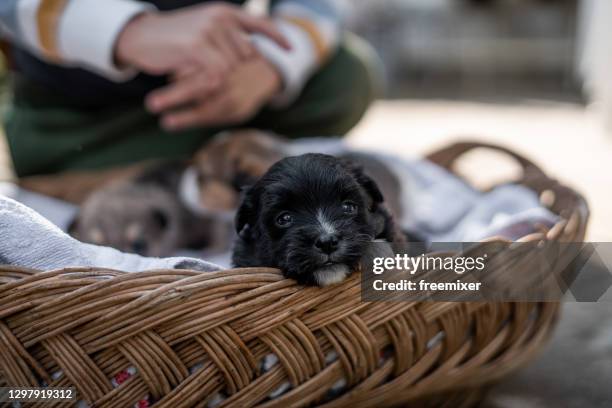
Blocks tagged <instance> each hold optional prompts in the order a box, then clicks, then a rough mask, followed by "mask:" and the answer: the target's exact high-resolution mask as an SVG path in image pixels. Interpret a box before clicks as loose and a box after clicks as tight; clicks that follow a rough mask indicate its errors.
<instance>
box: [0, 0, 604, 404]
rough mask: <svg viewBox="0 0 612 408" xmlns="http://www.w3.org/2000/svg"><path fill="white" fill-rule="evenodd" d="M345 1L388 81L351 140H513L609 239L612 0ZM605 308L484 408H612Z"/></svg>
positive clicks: (568, 314)
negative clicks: (565, 187)
mask: <svg viewBox="0 0 612 408" xmlns="http://www.w3.org/2000/svg"><path fill="white" fill-rule="evenodd" d="M0 1H2V0H0ZM346 3H347V6H348V8H349V9H350V10H351V11H350V15H349V16H348V20H347V24H348V27H349V28H350V29H351V30H352V31H354V32H355V33H357V34H358V35H360V36H361V37H363V38H365V39H366V40H367V41H368V42H369V43H370V44H371V45H372V46H373V48H374V49H375V51H376V53H377V54H378V58H379V61H380V63H379V73H380V77H381V95H380V99H379V100H378V101H377V102H376V103H375V104H374V105H373V106H372V107H371V109H370V111H369V112H368V114H367V115H366V117H365V118H364V119H363V121H362V122H361V123H360V124H359V125H358V126H357V127H356V128H355V129H354V130H353V131H352V132H351V133H350V135H349V136H348V139H349V142H350V143H351V144H353V145H356V146H360V147H367V148H372V149H378V150H388V151H393V152H395V153H398V152H399V153H401V154H403V155H406V156H420V155H423V154H425V153H427V152H429V151H432V150H434V149H436V148H438V147H441V146H443V145H445V144H448V143H451V142H453V141H456V140H458V139H465V138H469V139H475V140H480V141H487V142H493V143H500V144H503V145H506V146H508V147H511V148H513V149H515V150H517V151H518V152H520V153H522V154H524V155H526V156H528V157H530V158H532V159H533V160H534V161H535V162H536V163H538V164H539V165H541V166H542V167H543V168H544V170H545V171H547V172H549V173H550V174H552V175H554V176H555V177H556V178H558V179H560V180H562V181H563V182H565V183H567V184H569V185H571V186H573V187H575V188H576V189H577V190H579V191H581V192H582V193H583V194H584V195H585V197H586V199H587V201H588V202H589V205H590V207H591V210H592V218H591V223H590V229H589V232H588V237H587V238H588V239H589V240H591V241H612V188H611V186H612V69H611V67H612V1H610V0H350V1H349V0H347V1H346ZM2 67H3V62H1V60H0V70H2V72H4V68H2ZM0 77H1V78H0V89H1V91H0V98H1V99H0V101H5V100H6V97H7V94H6V92H5V78H4V75H3V74H2V75H0ZM0 103H1V102H0ZM3 146H4V141H3V140H2V137H1V135H0V180H2V179H6V178H8V177H10V170H9V169H10V166H9V164H8V155H7V154H6V152H5V148H4V147H3ZM462 164H463V167H462V169H463V171H464V172H466V173H469V174H470V175H471V176H472V178H473V179H474V182H475V183H477V184H482V185H485V184H487V183H490V182H492V181H493V180H492V179H495V178H497V177H502V176H504V175H505V174H506V172H508V171H513V170H514V169H513V168H512V166H511V165H510V164H509V163H508V162H506V161H503V160H498V159H495V160H492V159H491V157H490V156H486V157H485V156H484V155H479V154H478V153H474V154H473V155H472V154H470V155H469V157H467V158H466V160H464V161H463V163H462ZM610 309H611V308H610V305H609V304H605V303H599V304H567V305H566V307H565V313H564V315H563V316H564V317H563V319H562V321H561V323H560V327H559V330H558V331H557V333H556V335H555V338H554V339H553V341H552V342H551V344H550V345H549V347H548V349H547V351H546V353H545V354H544V355H543V356H541V357H540V358H539V359H538V360H537V361H536V362H535V363H534V364H532V365H531V366H530V367H528V368H526V369H525V370H523V371H521V372H520V373H519V374H518V375H516V376H515V377H513V378H511V379H510V381H507V382H506V383H504V384H502V385H501V386H498V387H496V388H495V389H494V390H493V392H492V393H491V396H490V397H489V399H488V400H487V402H486V403H485V404H484V406H486V407H499V408H502V407H517V408H518V407H533V408H536V407H611V406H612V391H611V390H610V384H609V382H610V379H611V378H612V311H611V310H610Z"/></svg>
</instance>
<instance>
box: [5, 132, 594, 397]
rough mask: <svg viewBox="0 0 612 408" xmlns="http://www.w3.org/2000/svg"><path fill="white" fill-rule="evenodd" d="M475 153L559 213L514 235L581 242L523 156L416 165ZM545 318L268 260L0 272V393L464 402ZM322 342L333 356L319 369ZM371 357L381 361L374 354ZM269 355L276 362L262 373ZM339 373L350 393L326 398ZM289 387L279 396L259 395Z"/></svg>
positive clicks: (550, 314)
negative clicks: (300, 273)
mask: <svg viewBox="0 0 612 408" xmlns="http://www.w3.org/2000/svg"><path fill="white" fill-rule="evenodd" d="M479 147H487V148H491V149H495V150H498V151H502V152H505V153H507V154H509V155H510V156H512V157H514V158H515V159H516V160H517V161H518V162H519V163H520V165H521V166H522V167H523V170H524V176H523V178H522V180H521V181H520V183H522V184H524V185H526V186H528V187H530V188H532V189H534V190H535V191H536V192H538V193H539V194H544V195H546V196H547V197H548V200H549V201H550V204H551V205H550V208H551V209H552V210H553V211H554V212H555V213H557V214H559V215H560V216H561V217H562V219H563V220H562V221H560V222H559V224H558V225H556V226H555V227H554V228H552V229H551V230H550V231H548V233H546V234H535V235H533V236H530V237H528V239H530V240H536V239H541V240H560V241H582V240H583V239H584V234H585V228H586V223H587V219H588V209H587V205H586V203H585V201H584V200H583V199H582V197H580V196H579V195H578V194H577V193H575V192H574V191H572V190H570V189H569V188H567V187H564V186H562V185H560V184H559V183H557V182H556V181H555V180H552V179H550V178H549V177H547V176H546V175H545V174H544V173H543V172H542V171H541V170H540V169H539V168H538V167H537V166H535V165H534V164H533V163H531V162H530V161H529V160H527V159H525V158H523V157H520V156H518V155H517V154H515V153H513V152H511V151H508V150H506V149H503V148H500V147H496V146H491V145H483V144H478V143H459V144H456V145H453V146H450V147H448V148H445V149H443V150H440V151H438V152H436V153H434V154H432V155H430V156H429V158H430V159H431V160H433V161H434V162H436V163H438V164H440V165H442V166H444V167H446V168H449V169H450V167H451V166H452V164H453V163H454V161H455V159H456V158H457V157H459V156H460V155H461V154H463V153H464V152H466V151H468V150H470V149H473V148H479ZM551 197H552V199H551ZM77 272H78V273H77ZM101 278H104V279H101ZM558 312H559V305H558V303H484V302H483V303H435V302H411V303H409V302H392V303H377V302H375V303H362V302H361V301H360V287H359V278H358V277H357V276H353V277H352V278H350V279H349V280H348V281H346V282H345V283H343V284H342V285H340V286H336V287H330V288H325V289H318V288H302V287H298V286H297V285H296V284H295V283H293V282H292V281H290V280H286V279H283V277H282V276H281V275H280V274H279V272H278V271H276V270H273V269H266V268H252V269H236V270H228V271H222V272H217V273H198V272H193V271H179V270H172V271H151V272H143V273H131V274H130V273H123V272H118V271H110V270H99V269H78V268H77V269H67V270H58V271H46V272H38V271H33V270H23V269H18V268H8V267H3V268H0V386H6V385H11V386H37V385H38V384H39V381H40V380H43V381H45V382H46V383H47V384H49V385H51V386H64V387H66V386H73V387H75V388H76V390H77V393H78V396H79V398H81V399H84V400H86V401H88V402H89V403H92V404H94V405H95V406H96V407H130V406H133V404H135V403H136V402H137V401H138V400H139V399H141V398H142V397H143V396H144V395H145V394H148V395H150V396H151V397H152V398H153V399H154V400H156V401H157V402H156V404H155V406H158V407H171V408H174V407H192V406H194V407H195V406H198V407H199V406H206V405H207V402H208V399H209V398H210V396H211V395H213V394H215V393H216V392H218V391H222V392H223V393H224V394H225V395H226V396H227V399H225V400H224V401H223V403H222V406H228V407H229V406H231V407H248V406H265V407H288V406H305V405H315V404H321V403H322V404H324V406H326V407H372V406H376V407H381V406H391V405H402V404H405V403H408V404H410V405H411V406H419V407H420V406H436V407H440V406H448V407H461V406H471V405H474V404H476V403H477V402H478V401H479V400H480V399H481V397H482V395H483V392H484V390H486V388H487V386H488V385H490V384H491V383H493V382H495V381H497V380H499V379H500V378H502V377H503V376H505V375H506V374H508V373H509V372H511V371H513V370H515V369H517V368H518V367H520V366H522V365H524V364H525V363H526V362H528V361H529V360H530V359H532V358H533V356H534V355H535V354H536V353H537V352H538V351H539V350H540V349H541V348H542V346H543V345H544V344H545V343H546V341H547V339H548V338H549V336H550V334H551V331H552V330H553V328H554V326H555V322H556V320H557V316H558ZM332 350H334V351H335V352H336V353H337V356H338V358H337V360H336V361H334V362H331V363H329V362H327V363H326V361H325V356H327V355H328V354H329V353H330V351H332ZM383 350H385V351H386V352H389V351H391V357H390V358H387V359H381V358H380V356H381V353H382V351H383ZM270 353H274V354H275V355H277V356H278V359H279V364H277V365H275V366H273V367H272V368H271V369H270V370H268V371H265V372H261V371H260V368H259V366H260V364H259V362H260V361H261V360H262V359H263V358H264V357H265V356H266V355H268V354H270ZM129 366H132V367H135V368H136V369H137V372H136V374H135V375H133V376H131V377H130V378H129V379H128V380H127V381H125V382H123V383H121V385H119V386H118V387H114V386H113V384H112V383H111V378H113V377H114V376H116V375H117V373H119V372H121V371H122V370H125V369H126V367H129ZM194 366H198V367H200V368H199V369H197V370H190V368H192V367H194ZM58 372H59V373H61V375H59V376H58V375H57V373H58ZM53 373H56V375H52V374H53ZM341 379H345V380H346V382H347V384H348V387H349V390H348V391H347V392H346V393H343V394H341V395H338V396H336V397H335V398H334V399H331V400H329V399H325V398H328V391H329V389H330V388H331V387H332V386H333V385H334V383H336V382H337V381H339V380H341ZM287 381H289V382H290V383H291V385H292V388H291V389H290V390H289V391H287V392H286V393H284V394H283V395H281V396H280V397H278V398H276V399H272V400H270V399H268V395H269V394H270V393H271V392H272V391H273V390H274V389H276V388H277V387H278V386H279V385H281V384H282V383H284V382H287Z"/></svg>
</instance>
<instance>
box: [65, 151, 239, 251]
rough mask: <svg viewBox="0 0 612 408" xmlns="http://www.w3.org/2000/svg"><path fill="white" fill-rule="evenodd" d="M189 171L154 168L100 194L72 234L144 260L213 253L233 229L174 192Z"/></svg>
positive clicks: (85, 205) (173, 165) (173, 167)
mask: <svg viewBox="0 0 612 408" xmlns="http://www.w3.org/2000/svg"><path fill="white" fill-rule="evenodd" d="M185 167H186V165H184V164H182V163H164V164H157V165H153V166H152V167H150V168H148V169H147V170H145V171H144V172H143V173H142V174H140V175H139V176H138V177H135V178H133V179H130V180H126V181H121V182H117V183H111V184H109V185H107V186H106V187H103V188H101V189H99V190H98V191H96V192H94V193H93V194H91V195H90V196H89V197H88V198H87V199H86V200H85V202H84V203H83V204H82V205H81V208H80V211H79V213H78V214H77V217H76V218H75V220H74V222H73V223H72V225H71V227H70V229H69V232H70V233H71V235H73V236H74V237H75V238H77V239H79V240H81V241H84V242H89V243H93V244H97V245H104V246H110V247H113V248H116V249H118V250H120V251H123V252H130V253H137V254H140V255H145V256H157V257H162V256H171V255H174V254H175V253H176V251H177V250H179V249H183V248H190V249H202V248H204V247H207V248H210V245H211V243H213V242H219V236H220V235H223V234H226V235H227V234H229V233H230V232H229V231H231V224H230V223H226V224H225V225H224V223H223V222H221V221H220V220H218V219H214V218H212V217H205V216H202V215H199V214H194V213H193V212H192V211H190V210H189V209H188V208H187V207H186V206H185V205H184V204H183V203H182V202H181V200H180V199H179V197H178V193H177V191H176V189H177V185H178V180H179V178H180V176H181V174H182V172H183V171H184V169H185ZM225 240H226V241H227V240H229V237H228V238H226V239H225Z"/></svg>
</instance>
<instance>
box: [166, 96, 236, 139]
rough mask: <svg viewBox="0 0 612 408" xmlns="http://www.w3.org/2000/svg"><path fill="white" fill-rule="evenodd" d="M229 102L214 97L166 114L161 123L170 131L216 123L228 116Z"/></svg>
mask: <svg viewBox="0 0 612 408" xmlns="http://www.w3.org/2000/svg"><path fill="white" fill-rule="evenodd" d="M227 111H228V107H227V103H226V102H224V101H223V100H222V98H213V99H212V100H209V101H207V102H203V103H201V104H200V105H198V106H196V107H193V108H188V109H183V110H181V111H176V112H172V113H169V114H167V115H164V116H163V117H162V119H161V125H162V127H163V128H164V129H166V130H169V131H177V130H182V129H186V128H191V127H196V126H204V125H208V126H210V125H214V124H218V123H221V122H223V121H224V118H225V117H226V116H227Z"/></svg>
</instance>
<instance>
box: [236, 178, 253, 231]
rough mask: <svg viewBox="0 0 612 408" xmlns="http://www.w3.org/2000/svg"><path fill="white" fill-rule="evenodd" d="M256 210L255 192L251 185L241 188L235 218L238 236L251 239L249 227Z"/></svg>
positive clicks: (251, 224)
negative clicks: (240, 196)
mask: <svg viewBox="0 0 612 408" xmlns="http://www.w3.org/2000/svg"><path fill="white" fill-rule="evenodd" d="M256 211H257V208H256V202H255V194H254V193H253V189H252V187H247V188H245V189H244V190H243V193H242V200H241V202H240V207H238V212H236V218H235V224H236V233H238V235H239V236H240V238H242V239H245V240H249V239H251V228H252V226H253V223H254V222H255V219H256V217H257V212H256Z"/></svg>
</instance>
